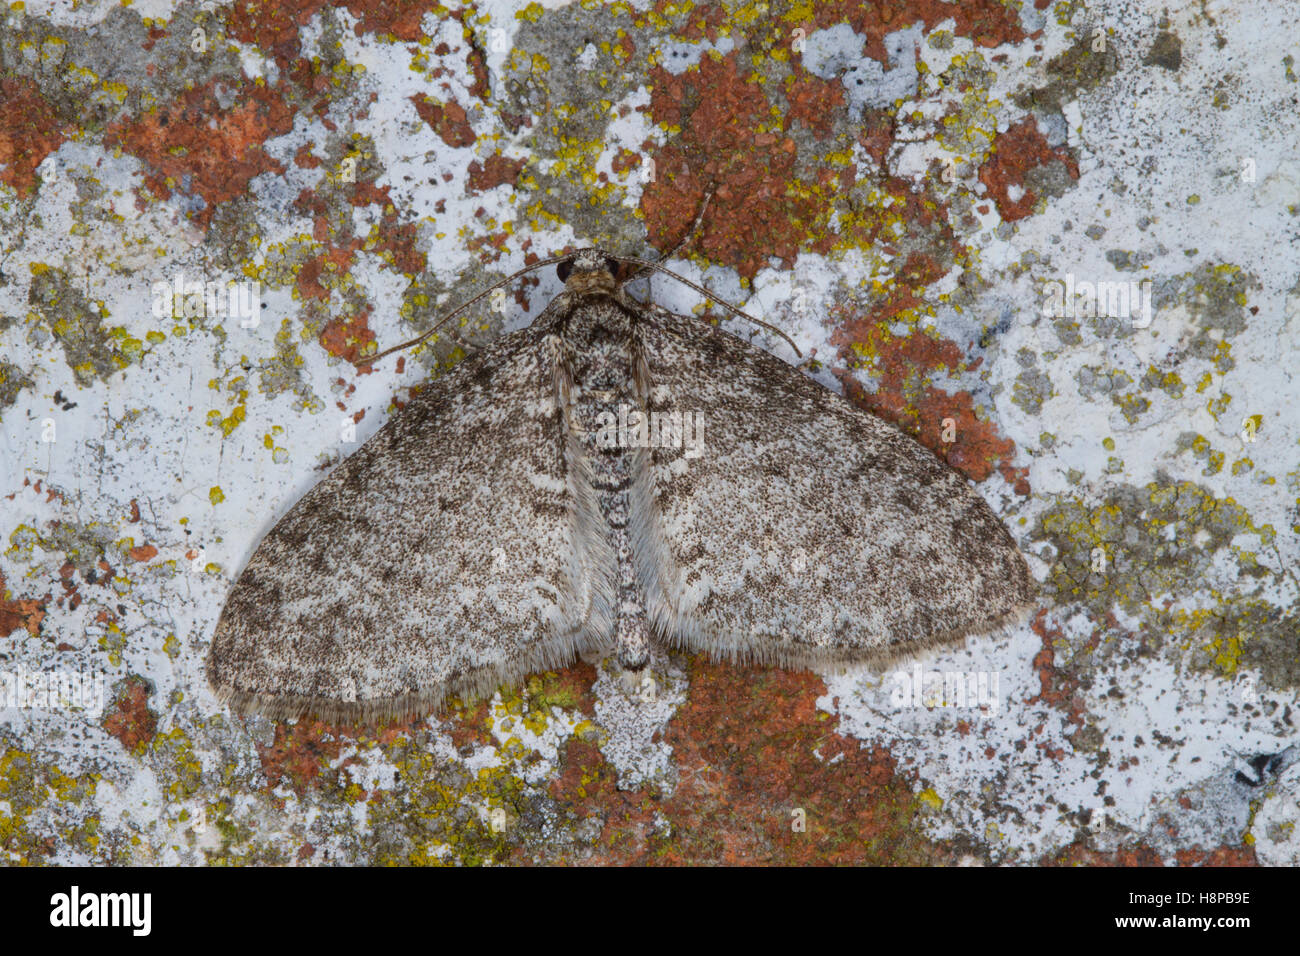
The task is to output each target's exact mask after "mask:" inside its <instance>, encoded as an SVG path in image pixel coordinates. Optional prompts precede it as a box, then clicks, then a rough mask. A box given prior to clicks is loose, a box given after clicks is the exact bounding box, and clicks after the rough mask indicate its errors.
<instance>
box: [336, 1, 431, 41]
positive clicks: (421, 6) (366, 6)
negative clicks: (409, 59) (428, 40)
mask: <svg viewBox="0 0 1300 956" xmlns="http://www.w3.org/2000/svg"><path fill="white" fill-rule="evenodd" d="M346 6H347V8H348V10H349V11H351V13H352V15H353V16H354V17H356V18H357V19H358V20H360V21H361V22H360V23H358V24H357V25H356V27H355V28H353V32H354V33H355V34H356V35H357V36H361V35H362V34H363V33H377V34H380V35H386V36H392V37H396V38H397V39H399V40H405V41H406V42H408V43H417V42H419V40H420V38H421V37H422V36H424V32H423V31H422V30H421V29H420V20H421V19H423V17H424V15H425V14H426V13H428V12H429V10H430V4H429V2H428V0H377V2H376V0H350V2H349V3H347V4H346Z"/></svg>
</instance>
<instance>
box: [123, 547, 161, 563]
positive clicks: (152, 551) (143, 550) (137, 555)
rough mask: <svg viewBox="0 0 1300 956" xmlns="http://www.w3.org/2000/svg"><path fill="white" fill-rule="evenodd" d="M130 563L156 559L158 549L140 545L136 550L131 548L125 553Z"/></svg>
mask: <svg viewBox="0 0 1300 956" xmlns="http://www.w3.org/2000/svg"><path fill="white" fill-rule="evenodd" d="M127 554H128V555H130V556H131V560H132V561H152V560H153V559H154V558H156V557H158V549H157V548H155V547H154V546H153V545H152V544H142V545H140V546H139V547H137V548H132V549H131V550H130V551H128V552H127Z"/></svg>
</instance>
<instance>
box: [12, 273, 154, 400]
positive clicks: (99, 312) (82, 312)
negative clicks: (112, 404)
mask: <svg viewBox="0 0 1300 956" xmlns="http://www.w3.org/2000/svg"><path fill="white" fill-rule="evenodd" d="M27 304H28V306H29V307H30V309H31V311H30V312H29V313H28V321H29V322H33V323H35V325H36V328H34V329H33V330H32V331H31V332H30V333H29V338H31V337H37V338H39V337H40V333H39V332H38V331H37V329H45V330H47V331H48V332H49V334H51V335H53V337H54V340H55V341H56V342H58V343H59V344H60V345H61V346H63V354H64V356H65V357H66V360H67V363H68V365H69V367H70V368H71V369H72V372H73V374H74V375H75V376H76V379H77V383H78V384H80V385H83V386H87V385H90V384H91V383H93V382H94V381H95V379H97V378H98V379H107V378H108V377H109V376H110V375H112V374H113V373H114V372H116V371H118V370H119V369H121V368H124V367H125V366H126V365H127V364H129V362H128V361H127V360H126V359H125V357H124V356H122V355H121V354H120V353H118V352H117V351H116V350H115V349H114V340H113V338H112V337H111V336H110V335H109V332H108V330H107V329H106V328H105V325H104V320H105V319H107V318H108V315H109V313H108V310H107V309H106V308H105V306H104V304H103V303H102V302H92V301H91V300H90V299H89V298H88V297H87V296H86V294H85V293H84V292H83V291H82V290H81V289H80V288H78V283H77V281H76V279H75V278H74V277H72V276H69V275H68V274H67V273H66V272H64V271H63V270H62V269H56V268H48V269H43V270H41V271H39V272H37V273H36V275H34V276H33V277H32V283H31V285H30V286H29V287H28V292H27ZM37 344H39V343H37Z"/></svg>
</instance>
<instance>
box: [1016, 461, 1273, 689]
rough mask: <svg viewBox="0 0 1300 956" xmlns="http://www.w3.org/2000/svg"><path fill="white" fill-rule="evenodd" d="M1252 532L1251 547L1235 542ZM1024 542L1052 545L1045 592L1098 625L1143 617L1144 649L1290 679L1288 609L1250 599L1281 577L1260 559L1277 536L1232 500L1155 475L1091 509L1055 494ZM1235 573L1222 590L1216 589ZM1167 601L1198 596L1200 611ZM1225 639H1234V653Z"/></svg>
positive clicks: (1121, 489)
mask: <svg viewBox="0 0 1300 956" xmlns="http://www.w3.org/2000/svg"><path fill="white" fill-rule="evenodd" d="M1242 536H1246V537H1245V538H1244V539H1243V537H1242ZM1251 536H1253V537H1254V540H1255V542H1257V545H1255V546H1256V547H1257V548H1258V551H1252V550H1250V549H1249V547H1248V546H1247V545H1244V544H1243V543H1242V542H1243V540H1245V541H1247V542H1249V541H1250V537H1251ZM1030 537H1031V539H1032V540H1035V541H1042V542H1047V543H1048V544H1049V545H1050V547H1049V548H1048V549H1047V553H1048V555H1049V561H1050V568H1049V570H1048V575H1047V580H1046V582H1045V583H1044V590H1045V591H1046V592H1047V593H1048V594H1050V595H1052V596H1054V597H1055V598H1056V600H1058V601H1059V602H1061V603H1062V604H1076V605H1081V606H1084V607H1086V608H1088V610H1089V611H1090V612H1091V614H1092V615H1093V616H1094V617H1095V618H1096V619H1099V620H1100V619H1103V618H1104V617H1105V615H1106V613H1107V611H1108V610H1109V609H1111V608H1112V607H1118V608H1121V609H1122V610H1123V611H1124V612H1125V613H1127V614H1129V615H1132V616H1135V617H1138V618H1140V619H1141V620H1142V621H1143V628H1142V635H1143V639H1144V642H1145V645H1146V646H1148V647H1151V648H1156V647H1160V646H1163V645H1166V644H1168V643H1170V642H1174V643H1176V644H1179V645H1180V646H1187V647H1191V646H1193V645H1195V647H1196V648H1199V650H1198V652H1197V655H1196V656H1195V658H1194V661H1195V662H1198V663H1200V664H1201V665H1202V666H1204V667H1205V668H1207V669H1215V670H1218V671H1219V672H1221V673H1222V672H1230V671H1231V670H1232V669H1235V666H1236V663H1235V662H1236V660H1237V659H1238V658H1248V659H1249V660H1251V661H1252V662H1254V663H1256V664H1257V666H1260V667H1261V668H1265V669H1267V670H1268V672H1269V673H1270V674H1271V675H1272V676H1271V679H1272V680H1273V681H1274V682H1275V683H1277V684H1278V686H1282V685H1287V686H1289V685H1291V684H1292V683H1294V682H1295V679H1296V672H1297V666H1296V663H1295V661H1294V660H1293V658H1294V656H1295V652H1294V627H1293V625H1294V621H1293V620H1292V621H1291V624H1290V625H1288V623H1287V621H1288V617H1287V614H1288V612H1284V611H1283V610H1282V609H1280V608H1276V607H1274V606H1272V605H1269V604H1268V603H1267V602H1265V601H1264V600H1263V598H1261V597H1259V596H1258V594H1256V593H1253V592H1255V591H1256V590H1257V589H1259V588H1262V587H1263V585H1265V584H1269V583H1274V584H1279V585H1280V584H1282V582H1281V581H1280V578H1281V577H1282V574H1283V573H1282V572H1276V571H1273V570H1270V569H1269V568H1268V567H1267V566H1266V565H1265V564H1263V563H1262V562H1261V560H1260V558H1259V553H1260V552H1268V553H1272V551H1273V549H1274V548H1275V539H1276V533H1275V531H1274V529H1273V527H1272V526H1271V525H1267V524H1266V525H1262V526H1258V527H1257V526H1256V525H1255V524H1254V522H1253V521H1252V520H1251V517H1250V515H1249V514H1248V513H1247V512H1246V510H1245V509H1244V508H1242V507H1241V506H1240V505H1238V504H1237V503H1236V502H1235V501H1233V499H1231V498H1220V497H1216V496H1215V495H1214V493H1213V492H1212V491H1210V490H1209V489H1207V488H1204V487H1203V486H1201V485H1197V484H1194V483H1192V482H1187V481H1174V480H1172V479H1171V478H1169V477H1167V476H1165V475H1160V476H1159V477H1158V479H1157V480H1156V481H1154V482H1152V483H1150V484H1148V485H1146V486H1143V487H1134V486H1131V485H1120V486H1117V487H1112V488H1108V489H1107V491H1106V494H1105V496H1104V498H1102V499H1101V500H1100V501H1099V502H1097V503H1095V504H1092V503H1089V502H1087V501H1085V500H1084V499H1083V498H1082V497H1074V496H1071V497H1066V496H1062V497H1058V498H1057V499H1056V500H1055V501H1054V502H1052V504H1051V505H1050V506H1049V507H1047V508H1046V509H1045V510H1044V512H1043V513H1042V514H1041V515H1040V516H1039V518H1038V520H1037V522H1036V523H1035V527H1034V529H1033V531H1032V532H1031V535H1030ZM1234 573H1235V575H1236V580H1235V581H1234V582H1232V583H1231V584H1228V583H1224V584H1223V585H1222V586H1223V587H1224V588H1225V593H1219V592H1218V591H1216V590H1215V589H1214V588H1215V582H1219V581H1224V580H1225V575H1229V576H1230V575H1232V574H1234ZM1229 587H1231V588H1232V590H1231V591H1230V592H1228V591H1227V589H1228V588H1229ZM1170 595H1201V596H1203V599H1204V603H1205V604H1206V605H1207V607H1206V608H1205V609H1203V610H1199V611H1189V610H1187V609H1186V608H1183V609H1179V610H1173V611H1171V610H1170V609H1169V604H1168V602H1167V601H1166V600H1165V599H1166V598H1168V597H1169V596H1170ZM1229 632H1231V633H1229ZM1193 637H1195V638H1196V639H1195V640H1192V638H1193ZM1229 637H1231V638H1232V639H1235V640H1237V641H1238V642H1239V643H1238V644H1237V645H1236V646H1235V650H1233V648H1232V647H1230V646H1228V645H1227V644H1226V643H1225V642H1226V641H1227V640H1228V638H1229ZM1216 642H1217V644H1216ZM1224 647H1227V648H1228V650H1227V651H1226V652H1225V651H1224ZM1207 648H1208V650H1207ZM1225 653H1226V655H1227V656H1225ZM1228 662H1231V666H1229V663H1228Z"/></svg>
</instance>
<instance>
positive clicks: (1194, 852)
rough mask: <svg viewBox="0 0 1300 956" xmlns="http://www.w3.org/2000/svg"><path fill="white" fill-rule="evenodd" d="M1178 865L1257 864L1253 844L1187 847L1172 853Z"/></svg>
mask: <svg viewBox="0 0 1300 956" xmlns="http://www.w3.org/2000/svg"><path fill="white" fill-rule="evenodd" d="M1174 859H1176V860H1177V861H1178V865H1179V866H1259V857H1258V856H1256V855H1255V848H1254V847H1253V846H1227V845H1226V844H1225V845H1224V846H1218V847H1215V848H1214V849H1212V850H1206V849H1203V848H1202V847H1199V846H1194V847H1188V848H1186V849H1182V850H1179V851H1178V852H1177V853H1175V854H1174Z"/></svg>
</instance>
